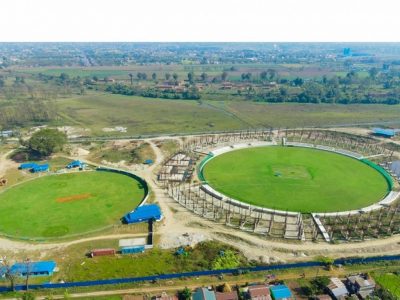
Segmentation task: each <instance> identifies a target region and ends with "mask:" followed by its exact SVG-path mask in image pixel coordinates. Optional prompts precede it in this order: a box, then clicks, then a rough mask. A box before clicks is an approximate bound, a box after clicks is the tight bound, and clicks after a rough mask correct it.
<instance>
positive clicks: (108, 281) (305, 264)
mask: <svg viewBox="0 0 400 300" xmlns="http://www.w3.org/2000/svg"><path fill="white" fill-rule="evenodd" d="M399 260H400V255H390V256H373V257H366V258H341V259H336V260H335V261H334V262H333V264H334V265H347V264H366V263H374V262H384V261H386V262H390V261H399ZM325 265H326V264H324V263H322V262H320V261H309V262H299V263H288V264H276V265H266V266H257V267H246V268H236V269H223V270H205V271H196V272H186V273H172V274H161V275H153V276H144V277H132V278H116V279H103V280H94V281H77V282H66V283H45V284H33V285H29V288H30V289H59V288H62V289H66V288H73V287H89V286H102V285H113V284H124V283H134V282H145V281H155V280H168V279H179V278H186V277H200V276H219V275H221V274H232V275H240V274H241V273H243V272H263V271H275V270H287V269H295V268H312V267H321V266H325ZM15 290H16V291H24V290H26V286H25V285H17V286H16V287H15ZM10 291H11V289H10V288H9V287H0V292H2V293H4V292H10Z"/></svg>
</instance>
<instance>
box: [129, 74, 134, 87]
mask: <svg viewBox="0 0 400 300" xmlns="http://www.w3.org/2000/svg"><path fill="white" fill-rule="evenodd" d="M129 78H130V79H131V85H133V74H132V73H129Z"/></svg>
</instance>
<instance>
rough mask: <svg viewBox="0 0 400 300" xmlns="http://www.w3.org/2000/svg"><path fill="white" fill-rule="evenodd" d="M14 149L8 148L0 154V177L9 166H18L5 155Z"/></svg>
mask: <svg viewBox="0 0 400 300" xmlns="http://www.w3.org/2000/svg"><path fill="white" fill-rule="evenodd" d="M13 151H14V150H10V151H8V152H6V153H4V154H1V156H0V178H1V177H2V176H4V174H5V173H6V171H7V170H8V169H10V168H16V167H17V166H18V164H17V163H15V162H13V161H12V160H9V159H7V157H8V156H9V155H10V154H11V153H12V152H13Z"/></svg>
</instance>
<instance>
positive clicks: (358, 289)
mask: <svg viewBox="0 0 400 300" xmlns="http://www.w3.org/2000/svg"><path fill="white" fill-rule="evenodd" d="M346 285H347V287H348V288H349V291H350V292H351V293H354V294H357V295H358V296H359V297H360V298H361V299H366V298H367V297H368V296H370V295H371V294H372V293H373V292H374V291H375V287H376V283H375V281H374V280H373V279H372V278H370V277H367V276H364V275H355V276H349V277H347V280H346Z"/></svg>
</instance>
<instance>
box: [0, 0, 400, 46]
mask: <svg viewBox="0 0 400 300" xmlns="http://www.w3.org/2000/svg"><path fill="white" fill-rule="evenodd" d="M0 10H1V17H0V26H1V27H0V28H1V30H0V41H276V42H280V41H340V42H344V41H400V30H399V29H400V17H398V14H399V11H400V1H398V0H379V1H376V0H241V1H239V0H201V1H199V0H141V1H137V0H108V1H105V0H0Z"/></svg>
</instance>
